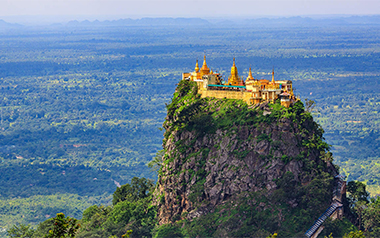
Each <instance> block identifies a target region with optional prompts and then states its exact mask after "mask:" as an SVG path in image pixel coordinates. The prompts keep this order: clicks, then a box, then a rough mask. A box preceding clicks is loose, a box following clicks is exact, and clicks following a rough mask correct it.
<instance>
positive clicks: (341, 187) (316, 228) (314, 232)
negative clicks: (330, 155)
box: [305, 170, 346, 238]
mask: <svg viewBox="0 0 380 238" xmlns="http://www.w3.org/2000/svg"><path fill="white" fill-rule="evenodd" d="M333 175H334V178H335V186H334V188H333V202H332V203H331V206H330V207H329V208H327V209H326V211H325V212H324V213H323V214H322V216H320V217H319V218H318V219H317V220H316V221H315V222H314V224H313V225H312V226H311V227H310V229H309V230H307V231H306V233H305V236H306V237H308V238H314V237H317V236H318V234H319V233H320V232H321V231H322V230H323V227H322V224H323V222H324V221H325V220H326V219H327V218H328V217H332V219H336V218H339V214H338V213H336V212H339V211H337V210H338V209H343V204H342V194H344V193H345V186H346V182H345V181H344V176H342V175H340V174H338V173H337V172H336V171H335V170H334V171H333ZM334 214H335V215H334Z"/></svg>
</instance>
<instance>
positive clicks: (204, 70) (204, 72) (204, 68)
mask: <svg viewBox="0 0 380 238" xmlns="http://www.w3.org/2000/svg"><path fill="white" fill-rule="evenodd" d="M209 73H210V69H209V68H208V67H207V63H206V55H204V57H203V65H202V68H201V76H203V75H206V74H209Z"/></svg>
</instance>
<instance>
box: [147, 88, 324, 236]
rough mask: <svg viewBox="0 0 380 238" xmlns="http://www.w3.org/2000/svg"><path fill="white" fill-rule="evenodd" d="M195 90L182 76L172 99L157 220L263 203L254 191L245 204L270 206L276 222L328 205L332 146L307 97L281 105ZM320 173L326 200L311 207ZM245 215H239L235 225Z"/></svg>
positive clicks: (168, 220)
mask: <svg viewBox="0 0 380 238" xmlns="http://www.w3.org/2000/svg"><path fill="white" fill-rule="evenodd" d="M194 90H195V92H196V86H195V85H194V84H192V82H186V81H183V82H181V83H180V85H179V86H178V88H177V91H176V93H175V95H174V97H173V100H172V103H171V104H170V105H168V115H167V118H166V121H165V123H164V128H165V129H166V133H165V140H164V144H163V146H164V150H165V154H164V156H163V165H162V167H161V170H160V172H159V178H158V186H157V189H156V191H155V198H154V200H155V203H156V204H157V205H158V221H159V224H168V223H176V222H178V221H180V220H186V221H192V220H194V219H198V218H200V217H202V216H205V215H207V214H211V213H215V212H216V211H217V210H218V208H219V207H221V206H222V205H224V204H234V202H235V203H239V201H241V198H242V197H246V198H248V197H250V196H251V195H252V194H260V196H261V197H264V198H265V199H264V200H265V201H266V202H260V199H258V198H257V196H256V198H255V199H251V198H249V199H248V200H245V203H252V209H254V210H256V211H261V210H265V209H272V210H273V211H274V214H276V216H275V217H276V219H278V221H279V222H278V225H276V227H277V228H278V227H281V224H282V223H281V221H285V220H286V215H284V214H285V213H286V211H288V214H292V209H293V210H294V211H296V210H297V209H298V210H297V211H299V210H300V209H304V210H308V209H316V210H318V211H319V210H324V209H325V208H326V207H324V206H325V205H326V206H328V204H329V202H330V199H331V196H330V195H331V192H330V190H329V189H331V187H330V186H331V183H332V176H331V175H330V173H329V168H328V166H327V163H326V162H325V161H324V160H323V157H322V155H323V152H322V151H326V150H327V149H328V146H327V144H326V143H325V142H323V138H322V133H323V131H322V130H321V128H320V127H319V126H318V125H317V124H316V123H315V122H314V121H313V119H312V117H311V116H310V114H309V113H307V112H305V111H304V110H303V105H302V103H300V102H299V103H298V104H297V105H293V106H292V107H290V108H289V109H285V108H283V107H282V106H281V105H279V104H274V105H273V104H261V105H260V106H256V107H251V108H248V106H247V105H246V104H245V103H244V102H241V101H234V100H228V99H224V100H223V99H210V98H204V99H200V98H199V97H198V96H197V95H196V94H195V93H194ZM285 175H287V176H285ZM284 177H287V178H286V179H287V180H286V181H285V180H284ZM322 177H323V179H322V180H323V181H324V182H325V184H326V185H327V187H325V188H323V192H322V194H323V195H321V194H320V191H319V190H318V191H319V193H318V194H319V195H318V196H320V197H318V196H317V198H318V199H322V200H323V199H324V200H326V201H319V204H318V206H321V208H315V207H314V208H313V206H315V204H312V203H311V202H308V201H307V200H312V198H310V197H309V196H313V191H315V189H313V188H312V187H310V186H311V184H313V181H314V184H316V181H317V180H316V178H319V179H321V178H322ZM292 190H294V191H292ZM293 193H294V194H293ZM295 194H296V195H297V196H295ZM235 206H238V205H237V204H236V205H235ZM276 207H277V208H276ZM280 207H281V209H280ZM219 210H220V209H219ZM285 210H286V211H285ZM318 214H320V213H318V212H316V215H315V216H317V215H318ZM311 216H312V215H311ZM244 219H246V217H242V216H241V215H239V219H238V221H237V223H239V224H240V225H242V224H243V223H244ZM312 221H313V220H311V221H310V222H312ZM306 227H307V225H306V224H305V228H306ZM277 228H276V229H277ZM215 229H219V230H221V229H222V230H223V229H224V228H223V227H220V226H219V227H216V228H215ZM234 229H235V228H234ZM236 229H237V228H236ZM236 229H235V230H236ZM302 229H304V228H303V227H302V228H299V229H298V230H297V231H295V232H298V231H299V232H301V231H302ZM272 230H273V229H272ZM215 234H216V233H215ZM215 234H214V235H215ZM218 234H219V235H222V234H223V232H221V231H219V233H218ZM231 234H232V233H231ZM250 234H251V235H252V234H254V233H250ZM255 234H257V233H255Z"/></svg>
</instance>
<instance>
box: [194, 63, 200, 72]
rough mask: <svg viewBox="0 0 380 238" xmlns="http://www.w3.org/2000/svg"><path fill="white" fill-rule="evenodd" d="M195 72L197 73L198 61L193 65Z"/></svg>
mask: <svg viewBox="0 0 380 238" xmlns="http://www.w3.org/2000/svg"><path fill="white" fill-rule="evenodd" d="M195 72H197V73H198V72H199V64H198V60H197V62H196V63H195Z"/></svg>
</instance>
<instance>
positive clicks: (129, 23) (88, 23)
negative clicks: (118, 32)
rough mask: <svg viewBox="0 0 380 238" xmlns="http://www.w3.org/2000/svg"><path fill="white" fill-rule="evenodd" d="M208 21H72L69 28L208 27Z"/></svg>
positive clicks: (198, 19) (151, 19)
mask: <svg viewBox="0 0 380 238" xmlns="http://www.w3.org/2000/svg"><path fill="white" fill-rule="evenodd" d="M208 24H210V23H209V22H208V21H207V20H204V19H201V18H141V19H130V18H126V19H119V20H113V21H108V20H107V21H98V20H95V21H88V20H85V21H70V22H68V23H67V26H133V25H138V26H144V25H147V26H152V25H171V26H176V25H208Z"/></svg>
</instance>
